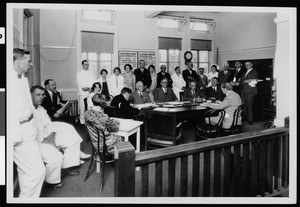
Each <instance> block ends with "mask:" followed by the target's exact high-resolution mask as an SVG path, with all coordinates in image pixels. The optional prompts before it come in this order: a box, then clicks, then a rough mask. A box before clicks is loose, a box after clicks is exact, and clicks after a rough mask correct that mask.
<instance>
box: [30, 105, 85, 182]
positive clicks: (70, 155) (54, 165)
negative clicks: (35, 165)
mask: <svg viewBox="0 0 300 207" xmlns="http://www.w3.org/2000/svg"><path fill="white" fill-rule="evenodd" d="M34 119H35V121H36V122H37V126H38V143H39V146H40V152H41V155H42V158H43V160H44V162H45V163H46V178H45V181H46V182H47V183H51V184H55V183H59V182H60V177H61V169H64V168H69V167H73V166H78V165H79V164H80V143H81V142H82V138H81V137H80V136H79V135H78V133H77V132H76V130H75V128H74V127H73V126H72V125H70V124H67V123H64V122H52V121H51V119H50V117H49V115H48V114H47V111H46V109H44V107H42V106H38V107H37V109H35V110H34ZM52 132H55V133H56V134H55V144H56V146H57V147H59V148H62V149H63V150H64V154H62V153H61V152H60V151H59V150H58V149H56V148H55V147H54V146H53V145H51V144H45V143H42V141H43V139H44V138H45V137H47V136H48V135H49V134H51V133H52Z"/></svg>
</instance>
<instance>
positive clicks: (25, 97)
mask: <svg viewBox="0 0 300 207" xmlns="http://www.w3.org/2000/svg"><path fill="white" fill-rule="evenodd" d="M12 79H13V80H12V81H13V83H14V86H15V88H14V100H11V101H10V103H11V109H12V111H8V113H7V116H9V117H10V118H11V120H12V122H10V124H11V126H12V127H13V130H12V136H13V137H12V138H11V139H12V140H13V142H14V143H16V142H21V141H33V140H35V139H36V135H37V128H36V125H35V122H34V120H33V118H32V119H30V118H31V117H32V116H33V110H34V107H33V104H32V99H31V94H30V90H29V84H28V79H27V78H26V77H24V75H23V74H22V76H21V78H18V76H17V73H15V74H14V76H13V77H12ZM16 97H17V98H16ZM27 120H29V121H27ZM20 122H22V124H21V123H20ZM10 124H9V125H10Z"/></svg>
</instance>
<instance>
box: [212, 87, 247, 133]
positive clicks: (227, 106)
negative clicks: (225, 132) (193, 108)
mask: <svg viewBox="0 0 300 207" xmlns="http://www.w3.org/2000/svg"><path fill="white" fill-rule="evenodd" d="M221 90H222V92H223V93H224V94H225V95H226V97H225V99H224V100H223V101H222V102H220V103H219V104H211V103H207V107H210V108H213V109H224V110H225V117H224V120H223V123H222V128H224V129H229V128H230V127H231V125H232V122H233V114H234V111H235V110H236V109H237V108H238V107H239V106H240V105H241V104H242V100H241V97H240V96H239V94H237V93H236V92H234V91H233V90H232V85H230V83H223V84H222V85H221ZM219 118H220V117H218V116H217V117H211V118H210V119H211V122H212V123H213V124H217V122H218V120H219ZM206 122H207V123H208V120H206ZM241 123H242V122H241V117H239V119H238V123H237V124H238V125H241Z"/></svg>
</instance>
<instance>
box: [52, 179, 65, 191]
mask: <svg viewBox="0 0 300 207" xmlns="http://www.w3.org/2000/svg"><path fill="white" fill-rule="evenodd" d="M48 185H49V186H51V187H52V188H53V189H54V190H55V191H56V190H59V189H61V188H62V187H64V185H65V183H64V182H62V181H61V182H60V183H57V184H48Z"/></svg>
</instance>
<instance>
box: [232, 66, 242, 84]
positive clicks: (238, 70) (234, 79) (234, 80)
mask: <svg viewBox="0 0 300 207" xmlns="http://www.w3.org/2000/svg"><path fill="white" fill-rule="evenodd" d="M236 70H237V72H236V73H238V72H240V70H241V68H238V69H236ZM236 81H237V80H236V77H235V76H234V78H233V80H232V82H236Z"/></svg>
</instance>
